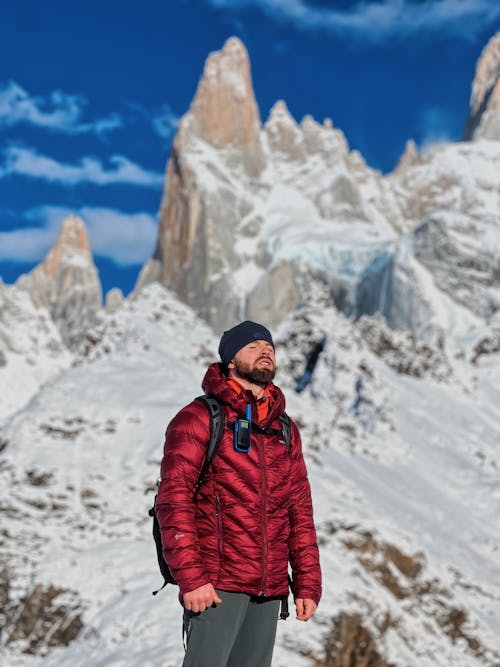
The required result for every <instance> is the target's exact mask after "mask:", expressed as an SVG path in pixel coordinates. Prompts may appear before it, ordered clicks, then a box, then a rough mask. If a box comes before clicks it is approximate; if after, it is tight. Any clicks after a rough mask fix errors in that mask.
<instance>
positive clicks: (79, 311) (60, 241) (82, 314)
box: [16, 216, 102, 347]
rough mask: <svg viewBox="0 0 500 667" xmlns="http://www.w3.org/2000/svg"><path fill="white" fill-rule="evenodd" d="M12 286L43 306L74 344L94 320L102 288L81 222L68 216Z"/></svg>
mask: <svg viewBox="0 0 500 667" xmlns="http://www.w3.org/2000/svg"><path fill="white" fill-rule="evenodd" d="M16 285H17V286H18V287H19V288H20V289H23V290H25V291H26V292H28V294H29V295H30V297H31V300H32V301H33V303H34V304H35V305H36V306H38V307H40V306H41V307H43V308H46V309H47V310H48V311H49V313H50V316H51V317H52V319H53V321H54V322H55V323H56V324H57V326H58V328H59V330H60V332H61V336H62V338H63V340H64V341H65V343H66V344H67V345H68V346H69V347H74V346H75V345H78V343H79V342H80V341H81V338H82V335H83V334H84V332H85V330H86V329H87V328H89V327H90V326H92V325H93V324H95V323H96V322H97V318H96V313H97V312H98V311H99V310H100V309H101V305H102V289H101V283H100V280H99V275H98V273H97V268H96V266H95V264H94V260H93V258H92V253H91V250H90V244H89V240H88V236H87V229H86V227H85V223H84V222H83V220H82V219H81V218H78V217H76V216H69V217H67V218H66V219H65V220H63V222H62V225H61V229H60V232H59V236H58V238H57V240H56V242H55V244H54V247H53V248H52V249H51V250H50V252H49V253H48V255H47V257H46V258H45V260H44V261H43V262H42V263H41V264H39V265H38V266H36V267H35V268H34V269H33V271H31V272H30V273H28V274H27V275H24V276H21V277H20V278H19V280H18V281H17V283H16Z"/></svg>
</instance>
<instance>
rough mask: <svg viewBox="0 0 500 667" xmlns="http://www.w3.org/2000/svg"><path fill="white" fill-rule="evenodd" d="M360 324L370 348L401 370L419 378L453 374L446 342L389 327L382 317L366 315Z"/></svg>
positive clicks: (439, 378)
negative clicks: (431, 342) (433, 341)
mask: <svg viewBox="0 0 500 667" xmlns="http://www.w3.org/2000/svg"><path fill="white" fill-rule="evenodd" d="M358 327H359V329H360V332H361V335H362V336H363V340H364V341H365V342H366V344H367V345H368V347H369V348H370V350H371V351H372V352H373V353H374V354H376V355H377V356H378V357H381V358H382V359H383V360H384V361H385V363H386V364H387V365H388V366H390V367H391V368H392V369H393V370H395V371H396V372H397V373H401V374H403V375H411V376H413V377H419V378H420V377H424V376H430V377H433V378H435V379H436V380H446V379H448V378H450V377H451V374H452V370H451V366H450V363H449V361H448V359H447V357H446V353H445V351H444V349H443V342H442V341H441V347H440V348H439V347H438V348H436V347H433V346H432V345H429V344H426V343H422V342H420V341H418V340H417V339H416V337H415V334H414V333H413V332H411V331H393V330H391V329H389V327H388V326H387V325H386V324H385V323H384V320H383V319H382V318H381V317H362V318H361V319H360V320H359V323H358Z"/></svg>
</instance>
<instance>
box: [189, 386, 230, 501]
mask: <svg viewBox="0 0 500 667" xmlns="http://www.w3.org/2000/svg"><path fill="white" fill-rule="evenodd" d="M196 400H200V401H203V403H205V405H206V406H207V410H208V413H209V415H210V441H209V443H208V447H207V453H206V454H205V460H204V461H203V465H202V467H201V470H200V474H199V475H198V481H197V482H196V486H195V489H194V498H196V496H197V494H198V490H199V488H200V486H201V485H202V483H203V479H204V477H205V475H206V473H207V470H208V469H209V467H210V464H211V463H212V461H213V458H214V456H215V453H216V451H217V447H218V446H219V444H220V441H221V440H222V434H223V432H224V408H223V407H222V405H221V404H220V402H219V401H218V400H217V399H216V398H214V397H213V396H208V395H206V394H205V395H204V396H198V398H197V399H196Z"/></svg>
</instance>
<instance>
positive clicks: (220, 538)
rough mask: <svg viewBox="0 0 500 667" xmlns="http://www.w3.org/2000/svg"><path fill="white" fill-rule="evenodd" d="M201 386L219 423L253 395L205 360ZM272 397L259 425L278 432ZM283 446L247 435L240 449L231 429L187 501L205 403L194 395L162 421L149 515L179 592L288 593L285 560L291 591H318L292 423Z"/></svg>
mask: <svg viewBox="0 0 500 667" xmlns="http://www.w3.org/2000/svg"><path fill="white" fill-rule="evenodd" d="M202 386H203V390H204V391H205V392H206V393H207V394H211V395H212V396H215V397H216V398H218V399H219V401H221V402H222V403H223V404H224V412H225V418H226V422H229V423H231V422H234V421H235V419H237V418H238V417H244V415H245V407H246V404H247V403H248V402H251V403H252V408H253V410H252V414H253V415H254V420H255V418H256V417H255V416H256V415H257V409H256V405H255V401H254V399H253V396H252V395H251V393H250V392H243V393H242V394H238V393H237V392H236V391H235V390H234V389H233V388H232V387H231V385H229V384H228V383H227V380H226V377H225V376H224V374H223V372H222V370H221V367H220V365H219V364H212V365H211V366H210V367H209V369H208V371H207V373H206V375H205V378H204V380H203V385H202ZM270 393H271V396H272V398H273V403H272V405H271V408H270V410H269V414H268V416H267V417H266V419H265V420H264V421H263V422H262V423H261V424H260V426H263V427H266V426H271V427H272V428H275V429H281V424H280V421H279V417H280V415H281V414H282V413H283V411H284V409H285V399H284V396H283V394H282V393H281V391H280V389H278V387H276V386H275V385H271V386H270ZM291 429H292V438H291V448H290V451H289V452H288V451H287V449H286V444H285V441H284V439H283V438H281V437H280V436H278V435H267V434H261V433H253V434H252V441H251V443H252V445H251V449H250V451H249V452H248V453H242V452H237V451H235V449H234V446H233V431H232V429H231V428H225V430H224V434H223V436H222V440H221V443H220V445H219V448H218V450H217V453H216V455H215V457H214V459H213V461H212V464H211V466H210V468H209V471H208V472H207V474H206V476H205V479H204V482H203V484H202V485H201V487H200V490H199V492H198V494H197V496H196V500H195V502H193V494H194V488H195V485H196V482H197V481H198V475H199V471H200V469H201V467H202V465H203V460H204V457H205V452H206V448H207V444H208V442H209V437H210V419H209V414H208V410H207V408H206V406H205V405H204V404H203V403H202V402H201V401H197V400H195V401H193V402H192V403H190V404H189V405H188V406H186V407H185V408H183V409H182V410H181V411H180V412H179V413H178V414H177V415H176V416H175V417H174V419H173V420H172V422H171V423H170V424H169V426H168V429H167V433H166V440H165V449H164V457H163V461H162V467H161V482H160V487H159V490H158V496H157V501H156V511H157V515H158V521H159V524H160V529H161V536H162V544H163V554H164V558H165V560H166V561H167V563H168V565H169V567H170V570H171V572H172V574H173V575H174V577H175V578H176V580H177V582H178V584H179V587H180V591H181V593H187V592H189V591H192V590H194V589H195V588H198V587H199V586H203V585H204V584H206V583H208V582H211V583H212V584H213V585H214V586H215V587H216V588H220V589H222V590H228V591H239V592H244V593H248V594H250V595H268V596H285V595H287V593H288V562H289V561H290V564H291V567H292V578H293V581H294V596H295V597H296V598H310V599H312V600H314V601H315V602H316V603H318V602H319V599H320V597H321V571H320V565H319V553H318V546H317V543H316V531H315V528H314V521H313V511H312V503H311V492H310V488H309V482H308V479H307V471H306V467H305V464H304V459H303V456H302V445H301V441H300V435H299V432H298V430H297V427H296V426H295V424H294V423H293V422H292V424H291Z"/></svg>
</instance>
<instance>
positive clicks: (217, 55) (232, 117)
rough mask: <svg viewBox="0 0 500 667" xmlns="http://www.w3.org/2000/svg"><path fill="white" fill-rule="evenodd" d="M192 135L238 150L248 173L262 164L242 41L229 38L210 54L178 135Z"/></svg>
mask: <svg viewBox="0 0 500 667" xmlns="http://www.w3.org/2000/svg"><path fill="white" fill-rule="evenodd" d="M185 133H186V134H192V135H195V136H197V137H199V138H201V139H203V140H204V141H206V142H208V143H210V144H211V145H212V146H214V147H216V148H225V147H231V148H232V149H236V150H238V151H240V152H241V153H240V156H239V157H240V159H242V160H243V162H244V165H245V167H246V169H247V170H248V172H249V173H251V174H257V173H258V172H259V171H260V169H261V168H262V166H263V156H262V146H261V137H260V115H259V110H258V108H257V103H256V101H255V96H254V92H253V86H252V80H251V75H250V61H249V58H248V53H247V50H246V49H245V47H244V45H243V44H242V42H241V41H240V40H239V39H238V38H236V37H231V38H230V39H228V40H227V42H226V43H225V44H224V48H223V49H222V50H221V51H216V52H214V53H211V54H210V55H209V56H208V58H207V61H206V63H205V69H204V72H203V76H202V78H201V80H200V83H199V85H198V90H197V91H196V95H195V97H194V99H193V102H192V104H191V108H190V110H189V113H188V114H187V115H186V116H185V117H184V118H183V119H182V121H181V126H180V135H181V136H182V135H183V134H185Z"/></svg>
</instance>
